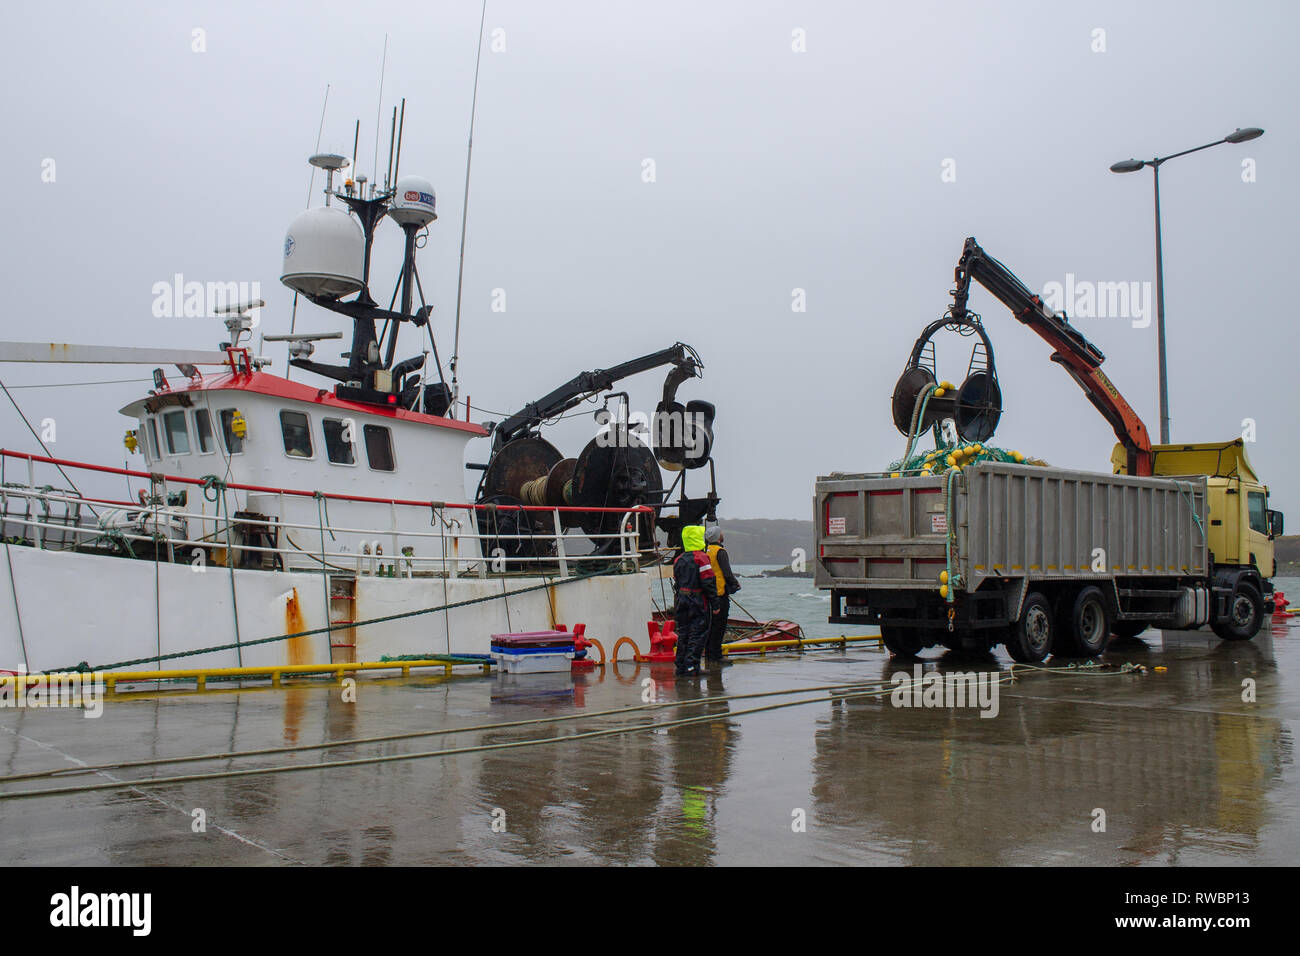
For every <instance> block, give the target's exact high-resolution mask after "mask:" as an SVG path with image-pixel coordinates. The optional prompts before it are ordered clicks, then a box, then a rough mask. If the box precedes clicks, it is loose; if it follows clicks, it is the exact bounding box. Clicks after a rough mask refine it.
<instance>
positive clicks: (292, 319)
mask: <svg viewBox="0 0 1300 956" xmlns="http://www.w3.org/2000/svg"><path fill="white" fill-rule="evenodd" d="M329 105H330V85H329V84H328V83H326V84H325V102H324V103H322V104H321V108H320V125H319V126H317V127H316V149H315V150H313V152H312V155H313V156H314V155H316V153H319V152H320V138H321V136H322V135H323V134H324V132H325V110H326V108H327V107H328V106H329ZM315 190H316V167H315V166H313V167H312V168H311V179H310V180H309V181H308V183H307V208H308V209H310V208H311V194H312V193H313V192H315ZM297 325H298V293H297V292H295V293H294V294H293V311H292V312H291V313H289V334H290V335H292V334H293V331H294V329H295V328H296V327H297ZM258 351H259V352H260V351H261V349H260V348H259V349H258ZM292 371H293V366H292V365H289V364H287V363H286V365H285V367H284V378H285V381H288V380H289V373H290V372H292Z"/></svg>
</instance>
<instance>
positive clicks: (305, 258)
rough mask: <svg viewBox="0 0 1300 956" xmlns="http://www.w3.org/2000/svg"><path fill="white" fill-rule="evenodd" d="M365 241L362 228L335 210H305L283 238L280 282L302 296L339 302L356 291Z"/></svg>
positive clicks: (359, 286)
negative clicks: (282, 261)
mask: <svg viewBox="0 0 1300 956" xmlns="http://www.w3.org/2000/svg"><path fill="white" fill-rule="evenodd" d="M365 255H366V240H365V236H363V235H362V233H361V224H360V223H358V222H357V221H356V220H355V219H353V218H352V217H351V216H350V215H348V213H346V212H345V211H343V210H342V209H339V208H338V207H335V206H321V207H318V208H316V209H308V210H307V211H306V212H304V213H302V214H301V215H299V216H298V217H297V218H296V219H294V221H293V222H292V223H290V224H289V231H288V232H286V233H285V236H284V266H283V268H282V269H281V270H280V281H281V282H283V283H284V284H285V285H287V286H288V287H289V288H290V289H293V290H294V291H295V292H301V293H303V294H304V295H311V296H321V297H324V298H327V299H339V298H342V297H343V296H345V295H348V294H350V293H352V292H356V291H358V290H359V289H360V288H361V287H362V285H363V284H364V283H363V282H362V281H361V271H362V264H363V263H364V261H365Z"/></svg>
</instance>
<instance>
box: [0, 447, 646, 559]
mask: <svg viewBox="0 0 1300 956" xmlns="http://www.w3.org/2000/svg"><path fill="white" fill-rule="evenodd" d="M6 463H8V464H10V465H11V466H12V464H14V463H17V464H19V465H25V466H26V467H25V469H22V470H23V471H25V474H24V475H23V476H22V477H25V478H26V481H25V482H24V481H15V480H14V479H15V478H16V477H18V476H16V475H14V474H13V471H14V469H13V468H12V467H10V468H9V469H8V473H7V474H6V473H5V470H4V469H3V465H4V464H6ZM38 465H48V466H54V467H57V468H58V469H59V470H60V473H61V477H62V479H63V480H64V482H65V483H67V484H75V483H74V482H73V481H72V479H71V478H70V477H69V475H68V470H71V469H81V470H84V471H91V472H99V473H103V474H112V475H120V476H124V477H127V478H139V479H143V480H146V481H148V482H149V491H148V492H147V493H146V492H145V491H143V490H141V492H140V496H139V497H140V500H137V501H134V502H132V501H123V500H117V499H113V498H101V497H93V496H90V495H86V494H82V493H81V492H79V491H75V490H67V489H64V488H57V487H55V486H54V485H52V484H38V483H37V476H36V467H37V466H38ZM191 491H198V492H199V494H198V498H199V502H200V505H199V510H197V511H196V510H193V509H192V506H191V504H190V502H191V501H192V495H191V494H190V492H191ZM240 491H242V492H246V493H255V494H259V495H275V496H277V497H278V499H279V513H278V514H275V515H266V514H261V513H254V512H251V511H248V510H241V508H240V505H239V503H238V500H237V497H236V496H235V494H234V493H235V492H240ZM293 499H298V500H299V501H300V502H301V501H302V500H304V499H305V501H306V503H307V504H309V505H312V510H313V511H314V512H315V514H316V515H317V520H315V521H311V520H305V519H301V517H300V520H289V519H288V517H287V515H288V511H287V509H286V505H287V503H288V502H289V501H290V500H293ZM332 501H334V502H354V503H355V502H362V503H366V504H371V505H387V506H388V511H389V521H388V526H387V527H369V526H355V523H351V524H341V523H335V522H332V521H331V520H330V519H329V517H328V514H329V503H330V502H332ZM246 503H247V498H245V504H246ZM417 514H418V517H417ZM650 515H653V509H651V508H648V507H644V506H639V507H632V508H575V507H570V506H556V507H552V506H536V505H506V504H497V505H489V504H468V503H454V502H442V501H432V500H430V501H414V500H407V499H390V498H377V497H368V496H358V495H346V494H337V493H323V492H313V491H302V490H295V489H287V488H271V487H265V486H258V485H246V484H241V483H236V482H224V481H220V480H212V479H209V480H206V481H205V480H201V479H194V478H187V477H181V476H176V475H170V476H169V475H162V474H157V473H150V472H141V471H133V470H130V469H125V468H114V467H110V466H104V465H91V464H86V463H82V462H75V461H69V460H64V459H56V458H50V457H46V456H41V455H31V454H27V453H23V452H13V451H8V450H4V449H0V516H2V517H0V520H2V521H3V535H4V540H5V542H6V543H9V544H13V543H21V544H30V545H32V546H34V547H37V548H40V549H43V550H93V551H114V552H117V553H122V554H126V555H128V556H133V557H150V558H153V559H155V560H165V561H168V562H184V563H189V564H191V565H193V566H194V567H195V568H196V569H202V568H203V567H206V566H207V565H209V564H214V565H218V566H223V567H224V566H229V565H230V564H231V563H233V565H234V566H235V567H241V568H260V569H265V570H292V571H325V572H327V573H334V574H339V573H343V574H354V575H357V576H363V575H373V576H387V577H443V576H448V577H466V576H470V577H473V576H478V577H488V576H496V575H500V574H521V573H522V574H558V575H560V576H570V575H576V574H586V573H591V572H593V571H596V570H607V569H608V568H609V566H610V565H611V564H614V565H616V566H617V568H618V569H621V570H635V569H636V568H638V567H640V566H641V564H642V563H643V560H645V559H647V558H650V557H653V554H654V549H653V548H650V549H643V548H642V547H641V545H642V540H641V539H642V529H643V527H644V525H643V521H646V520H648V516H650ZM602 516H608V517H602ZM580 518H583V519H586V521H587V523H588V524H589V525H591V524H593V523H597V524H599V526H600V527H599V528H597V530H596V531H595V533H589V532H587V531H586V530H581V529H574V528H571V527H568V526H570V525H577V524H579V521H578V519H580Z"/></svg>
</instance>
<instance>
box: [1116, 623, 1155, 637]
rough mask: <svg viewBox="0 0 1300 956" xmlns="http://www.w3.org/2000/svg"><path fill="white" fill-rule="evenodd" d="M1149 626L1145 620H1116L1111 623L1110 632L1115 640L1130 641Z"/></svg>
mask: <svg viewBox="0 0 1300 956" xmlns="http://www.w3.org/2000/svg"><path fill="white" fill-rule="evenodd" d="M1150 626H1151V625H1149V624H1148V623H1147V622H1146V621H1116V622H1115V623H1113V624H1111V626H1110V632H1111V633H1112V634H1114V635H1115V640H1117V641H1131V640H1133V638H1135V637H1137V636H1138V635H1139V634H1141V633H1142V632H1143V631H1145V630H1146V629H1147V628H1148V627H1150Z"/></svg>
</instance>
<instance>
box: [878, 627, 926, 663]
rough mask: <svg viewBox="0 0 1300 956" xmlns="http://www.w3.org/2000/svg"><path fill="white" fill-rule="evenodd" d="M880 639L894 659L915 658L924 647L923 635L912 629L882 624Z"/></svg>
mask: <svg viewBox="0 0 1300 956" xmlns="http://www.w3.org/2000/svg"><path fill="white" fill-rule="evenodd" d="M880 639H881V642H882V643H883V644H884V645H885V648H886V649H887V650H888V651H889V653H891V654H893V655H894V656H895V657H916V655H918V654H920V653H921V650H922V649H923V648H924V647H925V646H926V645H925V638H924V635H922V634H921V632H920V631H919V630H918V629H916V628H914V627H892V626H890V625H888V624H882V625H880Z"/></svg>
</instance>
